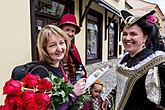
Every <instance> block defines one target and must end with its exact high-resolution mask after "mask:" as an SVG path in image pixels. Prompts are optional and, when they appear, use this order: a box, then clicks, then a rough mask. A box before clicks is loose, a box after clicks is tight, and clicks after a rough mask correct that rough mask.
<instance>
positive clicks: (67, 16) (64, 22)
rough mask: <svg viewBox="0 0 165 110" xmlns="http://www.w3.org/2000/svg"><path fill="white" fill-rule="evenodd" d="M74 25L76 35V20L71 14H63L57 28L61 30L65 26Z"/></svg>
mask: <svg viewBox="0 0 165 110" xmlns="http://www.w3.org/2000/svg"><path fill="white" fill-rule="evenodd" d="M68 24H69V25H74V26H75V27H76V33H75V34H78V33H79V32H80V30H81V29H80V27H79V26H78V24H77V20H76V17H75V16H74V15H73V14H65V15H63V16H62V18H61V20H60V23H59V27H60V28H62V27H63V26H65V25H68Z"/></svg>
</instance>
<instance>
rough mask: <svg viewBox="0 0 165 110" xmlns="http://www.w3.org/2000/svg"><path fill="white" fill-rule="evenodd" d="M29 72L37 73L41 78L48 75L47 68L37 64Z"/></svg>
mask: <svg viewBox="0 0 165 110" xmlns="http://www.w3.org/2000/svg"><path fill="white" fill-rule="evenodd" d="M31 73H32V74H36V75H39V76H40V78H41V79H42V78H45V77H48V76H49V71H48V69H47V68H46V67H45V66H43V65H37V66H36V67H34V68H33V69H32V70H31Z"/></svg>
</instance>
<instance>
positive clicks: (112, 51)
mask: <svg viewBox="0 0 165 110" xmlns="http://www.w3.org/2000/svg"><path fill="white" fill-rule="evenodd" d="M117 32H118V23H117V21H112V22H111V23H110V24H109V27H108V60H109V59H111V58H112V57H117V37H118V34H117Z"/></svg>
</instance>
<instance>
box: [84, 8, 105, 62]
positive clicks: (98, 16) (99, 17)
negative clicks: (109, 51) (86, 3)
mask: <svg viewBox="0 0 165 110" xmlns="http://www.w3.org/2000/svg"><path fill="white" fill-rule="evenodd" d="M88 15H90V16H93V17H95V18H96V19H97V20H98V21H99V22H97V23H96V24H97V25H98V37H97V41H98V45H97V55H98V58H96V59H90V60H88V59H87V49H88V48H87V47H88V41H87V40H88V29H87V28H88V27H87V26H88ZM90 20H91V21H93V22H95V21H94V20H92V19H90ZM102 20H103V15H102V14H101V13H99V12H97V11H94V10H92V9H89V11H88V13H87V17H86V50H85V51H86V64H92V63H96V62H101V61H102V40H103V38H102V29H103V24H102V22H103V21H102Z"/></svg>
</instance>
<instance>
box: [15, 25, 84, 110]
mask: <svg viewBox="0 0 165 110" xmlns="http://www.w3.org/2000/svg"><path fill="white" fill-rule="evenodd" d="M66 38H67V35H66V33H64V31H63V30H61V29H60V28H59V27H57V26H54V25H46V26H44V27H43V28H42V29H41V31H40V32H39V34H38V39H37V47H38V53H39V60H40V62H39V64H38V65H37V66H36V67H34V68H33V69H32V70H31V73H32V74H37V75H39V76H40V77H41V78H45V77H49V73H52V74H53V75H54V76H57V77H59V78H64V79H65V80H66V81H68V78H67V76H66V74H65V72H64V68H63V67H62V65H61V60H62V59H63V58H64V57H67V51H68V49H69V45H68V43H69V42H68V41H67V39H66ZM45 68H46V69H45ZM12 76H14V77H16V78H18V79H20V78H19V76H17V74H16V75H12ZM14 77H13V78H12V79H15V80H16V78H14ZM84 93H85V78H82V79H80V80H79V81H78V82H77V83H76V84H75V85H74V89H73V91H72V92H71V93H70V96H69V101H68V102H66V103H63V104H61V105H60V106H59V109H58V110H67V109H68V108H69V106H72V104H73V103H74V102H75V101H76V99H77V96H80V95H82V94H84Z"/></svg>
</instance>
